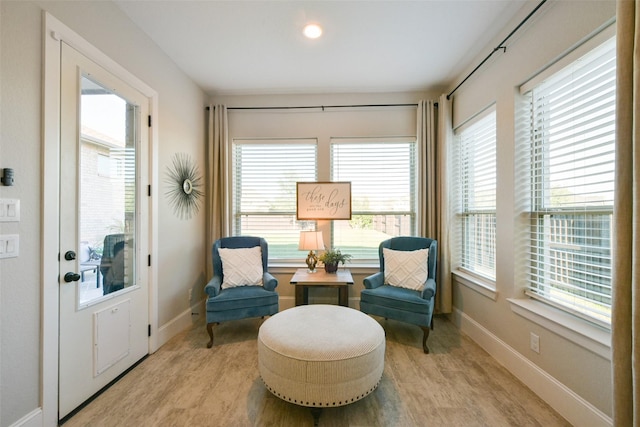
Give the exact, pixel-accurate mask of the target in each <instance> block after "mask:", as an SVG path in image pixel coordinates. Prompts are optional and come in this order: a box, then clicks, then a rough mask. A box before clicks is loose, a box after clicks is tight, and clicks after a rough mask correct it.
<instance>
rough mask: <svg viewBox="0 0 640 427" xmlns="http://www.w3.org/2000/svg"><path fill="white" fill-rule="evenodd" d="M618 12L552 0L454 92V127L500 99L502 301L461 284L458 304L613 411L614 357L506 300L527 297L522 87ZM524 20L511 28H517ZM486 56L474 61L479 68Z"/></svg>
mask: <svg viewBox="0 0 640 427" xmlns="http://www.w3.org/2000/svg"><path fill="white" fill-rule="evenodd" d="M535 3H536V4H537V2H535ZM613 17H615V2H614V1H554V2H548V3H547V4H545V5H544V6H543V8H542V9H541V10H540V12H539V13H537V14H536V15H535V16H534V17H533V18H532V20H531V22H529V23H527V24H526V25H525V26H524V27H523V28H522V29H521V30H520V31H518V32H517V33H516V35H515V36H514V37H513V38H512V39H511V40H510V41H509V43H508V47H507V51H506V53H501V52H500V53H496V54H495V55H494V56H493V57H492V58H491V60H490V61H488V62H487V63H486V65H484V66H483V67H482V69H481V70H480V71H479V72H478V73H476V74H475V75H474V76H473V77H472V78H471V79H470V80H468V81H467V83H465V84H464V85H463V86H462V87H461V88H460V89H459V90H458V91H457V92H456V93H455V95H454V97H453V105H454V114H453V117H454V126H457V125H459V124H461V123H463V122H464V121H465V120H467V119H468V118H470V117H472V116H473V115H474V114H475V113H477V112H479V111H481V110H482V109H483V108H485V107H487V106H489V105H491V104H493V103H495V104H496V115H497V146H498V150H497V163H498V180H497V181H498V188H497V194H498V200H497V232H496V233H497V237H496V238H497V254H496V259H497V260H498V261H497V272H496V276H497V279H496V287H497V292H498V296H497V300H496V301H493V300H492V299H490V298H487V297H485V296H483V295H481V294H480V293H478V292H476V291H474V290H472V289H470V288H468V287H466V286H463V285H460V284H459V283H458V284H456V285H455V286H454V296H453V298H454V306H455V308H456V309H457V310H459V311H460V312H461V313H462V315H463V316H465V317H466V318H468V319H471V320H473V321H475V322H477V323H478V324H479V325H480V326H481V327H483V328H486V329H487V330H488V331H490V333H491V334H493V335H494V336H495V337H494V339H495V338H497V339H498V340H501V341H502V342H503V343H504V344H505V345H506V346H508V347H510V348H512V349H515V351H517V352H518V353H519V354H520V355H522V356H524V357H525V358H526V359H528V360H529V361H531V362H532V363H534V364H535V365H536V366H537V367H539V368H541V369H542V370H544V372H546V373H548V374H549V375H551V376H552V377H553V378H555V379H556V380H558V381H559V382H560V383H562V384H563V385H564V386H566V387H568V388H569V389H570V390H571V391H573V392H574V393H576V394H577V395H578V396H579V397H580V398H582V399H584V400H586V401H587V402H588V403H589V404H591V405H593V406H594V407H595V408H596V409H597V410H599V411H601V412H602V413H604V414H606V415H608V416H611V410H612V406H611V405H612V389H611V364H610V362H609V360H608V359H607V358H604V357H602V356H598V355H597V354H595V353H594V352H593V351H590V350H587V349H586V348H585V347H584V346H581V345H578V344H576V343H575V342H573V341H571V340H568V339H565V338H563V337H562V336H561V335H560V334H559V331H558V329H557V328H553V327H548V326H547V327H543V326H541V325H540V324H538V323H534V322H531V321H529V320H527V319H525V318H523V317H521V316H519V315H517V314H515V313H514V312H513V311H512V308H511V304H510V303H509V302H508V301H507V298H514V297H523V293H522V287H523V285H524V283H523V281H522V280H521V278H520V275H519V274H518V273H519V272H520V271H521V270H522V269H521V268H518V267H517V263H518V259H516V256H515V254H516V253H517V252H518V251H516V250H515V249H516V247H515V246H514V242H515V241H516V237H517V236H518V231H519V230H520V229H519V228H518V227H519V225H518V223H517V221H516V206H515V203H516V201H515V182H516V181H517V177H518V172H517V170H516V166H515V163H514V158H515V155H516V153H515V139H516V134H517V129H516V127H515V125H514V120H515V117H516V104H517V100H518V93H519V92H518V87H519V86H520V85H521V84H522V83H524V82H525V81H527V80H528V79H530V78H531V77H532V76H534V75H535V74H536V73H537V72H539V71H540V70H542V69H544V68H545V67H547V66H548V65H550V64H551V63H552V62H553V61H554V60H555V59H556V58H558V57H559V56H560V55H562V54H563V53H564V52H566V51H568V50H570V49H571V48H572V47H573V46H575V45H576V44H577V43H579V42H580V40H582V39H584V38H585V37H587V36H589V35H590V34H592V33H593V32H594V31H595V30H596V29H598V28H599V27H601V26H602V25H603V24H604V23H606V22H608V21H611V19H612V18H613ZM520 19H522V17H521V18H520ZM520 19H518V22H519V21H520ZM518 22H513V23H512V26H511V27H510V28H507V29H506V30H510V29H511V28H515V26H516V25H517V23H518ZM506 34H508V32H507V31H505V34H504V35H502V36H501V37H499V38H498V39H497V40H495V41H494V43H493V44H492V45H490V46H487V47H486V48H485V49H483V51H482V53H483V55H482V58H484V56H486V54H488V53H489V52H491V50H492V49H493V47H495V46H496V45H497V43H499V42H500V41H501V40H502V39H503V38H504V37H505V36H506ZM482 58H480V57H479V58H476V61H474V65H475V64H477V63H479V61H480V60H481V59H482ZM530 332H533V333H535V334H537V335H539V337H540V354H536V353H534V352H533V351H532V350H530V348H529V335H530Z"/></svg>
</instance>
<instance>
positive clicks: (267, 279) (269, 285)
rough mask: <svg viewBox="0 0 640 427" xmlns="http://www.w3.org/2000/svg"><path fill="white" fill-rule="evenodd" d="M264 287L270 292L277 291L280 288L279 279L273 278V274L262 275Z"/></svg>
mask: <svg viewBox="0 0 640 427" xmlns="http://www.w3.org/2000/svg"><path fill="white" fill-rule="evenodd" d="M262 286H263V287H264V288H265V289H266V290H268V291H275V289H276V286H278V279H276V278H275V277H273V275H272V274H271V273H267V272H264V273H262Z"/></svg>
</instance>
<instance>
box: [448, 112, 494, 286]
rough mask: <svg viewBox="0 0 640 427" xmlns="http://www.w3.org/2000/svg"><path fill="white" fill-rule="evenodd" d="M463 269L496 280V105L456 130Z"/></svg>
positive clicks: (460, 248) (457, 182)
mask: <svg viewBox="0 0 640 427" xmlns="http://www.w3.org/2000/svg"><path fill="white" fill-rule="evenodd" d="M455 135H456V142H457V154H456V155H457V159H456V160H457V161H456V168H457V169H456V176H457V180H456V183H455V184H454V185H455V187H454V188H456V195H457V206H458V208H457V212H458V223H457V229H458V230H457V233H458V241H459V244H458V247H459V265H460V268H462V269H464V270H467V271H469V272H472V273H474V274H478V275H480V276H483V277H486V278H488V279H490V280H495V274H496V259H495V254H496V113H495V108H492V109H490V110H489V111H487V112H486V113H484V114H482V115H481V116H478V118H477V119H475V120H474V121H472V122H471V123H469V124H468V125H465V126H464V127H463V128H460V129H458V130H456V132H455Z"/></svg>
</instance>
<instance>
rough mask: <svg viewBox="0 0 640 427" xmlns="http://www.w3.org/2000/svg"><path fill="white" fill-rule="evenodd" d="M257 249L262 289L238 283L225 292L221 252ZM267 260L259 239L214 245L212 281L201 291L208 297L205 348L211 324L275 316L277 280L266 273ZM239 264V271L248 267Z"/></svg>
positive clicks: (235, 239)
mask: <svg viewBox="0 0 640 427" xmlns="http://www.w3.org/2000/svg"><path fill="white" fill-rule="evenodd" d="M256 246H259V247H260V248H261V261H262V272H263V273H262V285H255V284H253V285H251V284H247V285H244V283H239V284H238V283H237V284H236V285H235V286H233V287H227V288H226V289H225V286H223V283H225V280H224V278H225V272H224V269H223V265H224V264H223V260H222V258H221V255H220V249H222V248H226V249H240V248H255V247H256ZM268 258H269V251H268V245H267V242H266V240H265V239H263V238H260V237H248V236H237V237H225V238H222V239H219V240H217V241H216V242H215V243H214V244H213V248H212V261H213V278H211V280H210V281H209V283H207V285H206V286H205V288H204V290H205V292H206V294H207V304H206V307H207V332H208V333H209V343H208V344H207V347H208V348H211V347H212V346H213V324H214V323H220V322H224V321H227V320H238V319H246V318H250V317H264V316H270V315H273V314H276V313H277V312H278V294H277V292H276V291H275V288H276V286H278V280H277V279H276V278H275V277H273V275H271V274H270V273H268V272H267V260H268ZM258 262H259V261H258ZM238 264H239V265H238V267H239V269H240V270H245V269H247V268H248V267H249V266H248V265H246V264H244V263H243V262H242V260H240V262H239V263H238ZM227 268H232V265H231V264H230V263H229V264H227ZM227 273H228V275H229V276H231V274H232V273H233V274H234V275H236V273H237V272H232V271H227Z"/></svg>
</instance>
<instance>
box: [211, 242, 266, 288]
mask: <svg viewBox="0 0 640 427" xmlns="http://www.w3.org/2000/svg"><path fill="white" fill-rule="evenodd" d="M218 253H219V254H220V259H221V260H222V274H223V275H224V278H223V279H222V289H227V288H234V287H236V286H262V249H261V248H260V246H254V247H252V248H238V249H229V248H220V249H218Z"/></svg>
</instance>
